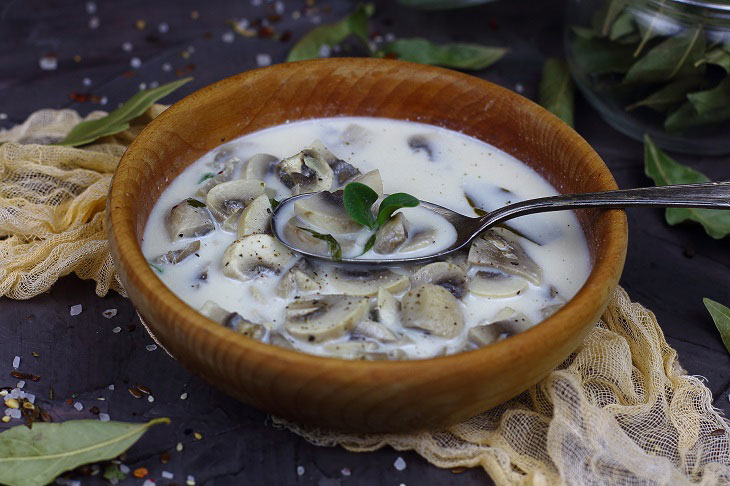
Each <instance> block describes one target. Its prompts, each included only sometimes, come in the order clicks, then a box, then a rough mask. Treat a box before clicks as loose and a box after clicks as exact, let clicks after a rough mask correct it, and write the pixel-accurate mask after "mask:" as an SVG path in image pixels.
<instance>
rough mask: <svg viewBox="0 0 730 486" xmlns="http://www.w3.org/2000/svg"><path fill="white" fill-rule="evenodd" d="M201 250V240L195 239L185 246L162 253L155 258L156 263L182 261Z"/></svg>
mask: <svg viewBox="0 0 730 486" xmlns="http://www.w3.org/2000/svg"><path fill="white" fill-rule="evenodd" d="M198 250H200V241H199V240H195V241H193V242H190V243H188V244H187V245H185V246H184V247H183V248H181V249H179V250H171V251H168V252H167V253H165V254H164V255H160V256H158V257H157V258H155V259H154V262H155V263H171V264H173V265H175V264H177V263H180V262H181V261H183V260H185V259H186V258H187V257H189V256H190V255H192V254H193V253H195V252H196V251H198Z"/></svg>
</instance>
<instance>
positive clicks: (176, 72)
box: [175, 68, 185, 78]
mask: <svg viewBox="0 0 730 486" xmlns="http://www.w3.org/2000/svg"><path fill="white" fill-rule="evenodd" d="M175 74H177V77H178V78H182V77H183V74H185V73H183V70H182V69H180V68H178V69H175Z"/></svg>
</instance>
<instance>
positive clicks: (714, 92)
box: [687, 76, 730, 115]
mask: <svg viewBox="0 0 730 486" xmlns="http://www.w3.org/2000/svg"><path fill="white" fill-rule="evenodd" d="M687 98H688V99H689V102H690V103H692V106H693V107H694V109H695V110H697V113H698V114H700V115H704V114H706V113H710V112H713V111H720V110H723V109H725V108H730V76H728V77H726V78H725V79H723V80H722V81H721V82H720V84H718V85H717V86H715V87H714V88H712V89H708V90H705V91H698V92H696V93H689V94H688V95H687Z"/></svg>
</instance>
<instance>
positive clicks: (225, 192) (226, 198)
mask: <svg viewBox="0 0 730 486" xmlns="http://www.w3.org/2000/svg"><path fill="white" fill-rule="evenodd" d="M265 187H266V185H265V184H264V182H263V181H259V180H250V179H236V180H235V181H228V182H223V183H222V184H218V185H217V186H215V187H213V188H212V189H211V190H210V191H208V195H207V196H206V197H205V201H206V203H207V204H208V208H209V209H210V212H211V213H212V214H213V216H214V217H215V218H216V219H217V220H218V221H221V222H222V223H223V228H224V229H226V230H228V231H232V230H235V225H236V223H238V219H239V216H238V215H239V214H240V212H241V211H242V210H243V208H245V207H246V206H248V205H249V204H251V202H252V201H253V200H254V199H256V198H257V197H259V196H260V195H262V194H263V193H264V189H265ZM234 215H235V216H234ZM231 216H234V217H233V218H232V217H231Z"/></svg>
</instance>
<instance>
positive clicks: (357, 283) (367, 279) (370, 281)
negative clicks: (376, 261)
mask: <svg viewBox="0 0 730 486" xmlns="http://www.w3.org/2000/svg"><path fill="white" fill-rule="evenodd" d="M315 268H316V271H315V276H316V278H317V281H318V282H319V283H321V284H322V286H323V287H325V288H326V287H330V288H332V289H334V290H335V291H337V292H340V293H343V294H347V295H362V296H367V297H372V296H374V295H376V294H377V293H378V289H380V288H381V287H382V288H384V289H385V290H388V291H389V292H391V293H398V292H402V291H404V290H405V289H406V288H408V285H409V282H410V281H409V280H408V277H406V276H405V275H400V274H398V273H395V272H392V271H390V270H387V269H383V270H380V269H377V268H362V267H336V266H333V265H326V264H318V265H317V266H316V267H315Z"/></svg>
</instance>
